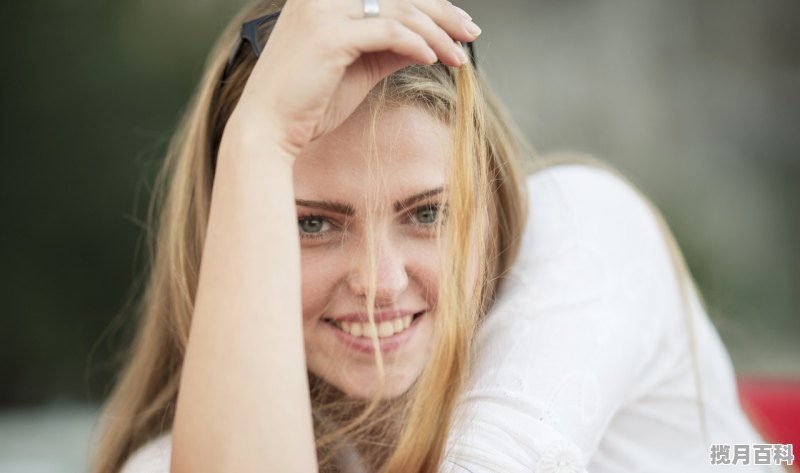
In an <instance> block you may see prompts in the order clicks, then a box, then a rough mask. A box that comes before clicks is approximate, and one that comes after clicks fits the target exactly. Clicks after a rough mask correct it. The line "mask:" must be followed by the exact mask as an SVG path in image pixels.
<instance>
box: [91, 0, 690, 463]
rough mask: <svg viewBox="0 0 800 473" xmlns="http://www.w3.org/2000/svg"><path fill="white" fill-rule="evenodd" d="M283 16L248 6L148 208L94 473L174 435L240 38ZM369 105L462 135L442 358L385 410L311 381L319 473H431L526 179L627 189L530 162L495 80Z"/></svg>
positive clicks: (222, 42)
mask: <svg viewBox="0 0 800 473" xmlns="http://www.w3.org/2000/svg"><path fill="white" fill-rule="evenodd" d="M282 4H283V1H275V2H264V1H262V2H259V3H256V4H253V5H249V6H247V7H245V8H244V9H243V10H242V11H241V12H240V13H239V14H238V15H237V16H236V17H235V18H234V19H233V20H232V21H231V22H230V23H229V24H228V26H227V27H226V28H225V30H224V31H223V33H222V35H221V36H220V38H219V40H218V42H217V44H216V45H215V47H214V48H213V49H212V51H211V54H210V56H209V58H208V60H207V63H206V67H205V72H204V75H203V77H202V79H201V81H200V83H199V86H198V88H197V90H196V92H195V94H194V96H193V98H192V100H191V102H190V104H189V107H188V109H187V111H186V113H185V115H184V116H183V118H182V120H181V122H180V124H179V126H178V129H177V130H176V133H175V135H174V136H173V139H172V141H171V142H170V146H169V148H168V150H167V153H166V157H165V160H164V163H163V166H162V168H161V170H160V172H159V174H158V177H157V180H156V185H155V191H154V193H153V196H152V199H151V203H150V206H149V208H148V228H152V229H153V230H152V231H151V232H150V233H149V234H150V235H151V236H150V239H149V240H148V241H149V255H150V259H149V264H148V272H149V274H148V278H147V284H146V286H145V291H144V294H143V297H142V298H141V300H140V301H139V304H138V306H137V307H136V310H135V312H136V314H137V316H138V317H139V325H138V330H137V332H136V336H135V338H134V341H133V343H132V345H131V347H130V349H129V351H128V352H127V354H126V364H125V366H124V369H123V370H122V371H121V374H120V377H119V379H118V380H117V382H116V384H115V386H114V389H113V390H112V392H111V394H110V396H109V398H108V400H107V402H106V405H105V406H104V409H103V412H102V414H101V417H100V422H101V424H100V425H99V426H98V428H99V430H100V431H101V432H102V435H101V437H100V442H99V444H98V446H97V448H96V454H95V456H94V458H93V465H92V471H94V472H95V473H108V472H116V471H118V470H119V469H120V468H121V466H122V465H123V463H124V462H125V460H126V459H127V458H128V456H130V455H131V454H132V453H133V452H134V451H135V450H136V449H137V448H139V447H140V446H142V445H143V444H144V443H146V442H147V441H148V440H150V439H152V438H154V437H156V436H158V435H159V434H161V433H163V432H165V431H168V430H170V429H171V426H172V422H173V419H174V414H175V404H176V400H177V394H178V387H179V380H180V373H181V366H182V363H183V358H184V354H185V351H186V346H187V341H188V337H189V327H190V324H191V318H192V312H193V301H194V299H195V294H196V291H197V282H198V272H199V268H200V258H201V251H202V247H203V242H204V239H205V232H206V226H207V223H208V213H209V206H210V199H211V189H212V184H213V172H214V170H213V164H212V163H213V162H214V157H215V153H216V151H217V147H218V145H219V142H220V139H221V136H222V132H223V130H224V127H225V124H226V122H227V120H228V118H229V117H230V114H231V112H232V111H233V109H234V108H235V106H236V103H237V102H238V100H239V97H240V95H241V92H242V90H243V88H244V85H245V82H246V80H247V78H248V76H249V75H250V72H251V70H252V68H253V66H254V64H255V58H253V57H252V55H249V56H246V57H243V58H241V61H240V62H239V63H237V65H236V67H234V69H233V70H232V71H231V73H230V74H229V76H228V78H227V80H226V81H225V82H224V83H222V84H221V83H220V82H221V76H222V71H223V69H224V68H225V65H226V62H227V59H228V57H229V54H230V52H231V50H232V48H233V47H234V45H235V43H236V40H237V37H238V32H239V25H240V24H241V23H243V22H244V21H247V20H248V19H252V18H256V17H258V16H261V15H264V14H266V13H269V12H270V11H274V10H276V9H279V8H280V7H281V6H282ZM367 100H368V101H369V103H370V104H371V110H372V113H373V115H372V124H373V126H375V123H376V122H377V117H378V116H379V114H380V111H381V109H384V108H385V107H391V106H393V105H396V104H407V105H413V106H416V107H419V108H421V109H422V110H425V111H427V112H429V113H431V114H432V115H434V116H435V117H437V118H439V119H440V120H442V121H443V122H445V123H447V124H448V125H449V126H450V128H451V129H452V131H453V145H454V146H453V150H454V151H453V153H452V159H451V160H450V168H449V172H448V182H447V186H448V193H447V194H446V199H447V205H448V217H447V225H445V226H444V227H443V229H442V233H441V234H440V235H437V241H438V242H439V244H440V245H441V247H444V248H446V251H447V256H446V257H445V258H441V261H443V262H442V264H441V265H440V268H439V271H440V274H439V278H440V284H439V287H440V294H439V297H438V304H437V317H436V346H435V349H434V351H433V355H432V358H431V360H430V361H429V362H428V364H427V366H426V368H425V369H424V371H423V373H422V375H421V376H420V378H419V379H418V380H417V381H416V382H415V383H414V385H413V386H412V388H411V389H410V390H409V392H408V393H406V394H404V395H402V396H400V398H399V399H395V400H389V401H386V400H381V399H379V398H378V395H376V397H375V398H374V399H372V400H371V401H358V400H353V399H348V398H347V397H346V396H344V395H343V393H340V392H338V391H337V390H336V389H335V388H334V387H332V386H329V385H327V384H326V383H324V382H323V381H321V380H320V379H319V378H317V377H316V376H314V374H313V373H309V379H310V382H309V388H310V390H311V395H312V413H313V417H314V428H315V435H316V442H317V454H318V455H317V456H318V458H319V461H320V464H319V469H320V471H321V472H328V471H330V472H334V471H358V468H356V467H355V466H354V465H356V464H360V467H359V468H361V470H362V471H364V470H366V471H381V472H383V473H408V472H434V471H437V469H438V466H439V463H440V462H441V459H442V456H443V452H444V448H445V444H446V439H447V435H448V431H449V429H450V424H451V420H452V417H453V412H454V410H455V408H456V403H457V399H458V395H459V394H460V392H461V390H462V388H463V385H464V382H465V378H466V376H467V371H468V367H469V361H470V360H469V354H470V347H471V341H472V338H473V334H474V332H475V329H476V328H477V326H478V325H479V323H480V321H481V318H482V317H483V316H484V315H485V314H486V313H487V311H488V309H489V308H490V306H491V304H492V301H493V297H494V294H495V293H496V290H497V287H498V285H499V284H501V283H502V278H503V275H504V274H505V273H506V272H507V271H508V270H509V269H510V267H511V266H512V264H513V263H514V261H515V259H516V256H517V252H518V250H519V239H520V236H521V234H522V231H523V229H524V227H525V225H526V221H525V219H526V216H527V208H526V205H527V196H526V191H525V174H526V173H532V172H537V171H539V170H542V169H545V168H547V167H550V166H553V165H558V164H562V163H567V162H568V163H582V164H587V165H592V166H599V167H603V168H606V169H609V170H610V171H612V172H614V173H615V174H617V175H619V176H620V177H622V176H621V175H620V174H619V173H618V172H616V171H614V170H613V169H611V168H610V167H609V166H608V165H607V164H605V163H602V162H600V161H598V160H595V159H593V158H591V157H587V156H583V155H567V156H557V157H554V158H553V159H540V160H537V161H536V162H534V161H531V162H529V163H525V162H524V161H523V156H525V155H530V156H534V153H533V150H532V148H531V147H530V146H529V145H528V144H527V143H526V142H525V140H524V139H522V137H521V135H520V134H519V133H518V131H517V130H516V128H515V127H514V125H513V122H512V121H511V120H510V119H509V117H508V115H507V114H506V113H505V112H504V110H503V108H502V107H501V105H500V104H499V102H498V101H497V100H496V99H495V98H494V96H493V95H492V93H491V91H490V90H489V88H488V85H487V83H486V80H485V79H484V78H483V77H482V76H481V74H479V73H477V72H476V71H475V70H474V69H473V68H471V67H461V68H458V69H453V68H449V67H446V66H443V65H440V64H439V65H434V66H410V67H407V68H404V69H402V70H400V71H398V72H396V73H394V74H392V75H391V76H389V77H388V78H386V79H385V80H383V81H382V82H381V83H380V84H378V86H376V87H375V89H374V90H373V91H372V92H371V93H370V95H369V96H368V98H367ZM526 164H527V165H526ZM623 179H624V177H623ZM634 189H635V187H634ZM637 193H638V194H639V195H640V196H641V197H642V199H643V200H644V201H645V202H647V204H648V205H649V207H650V208H651V210H652V212H653V214H654V215H655V217H656V220H657V222H658V224H659V226H660V227H661V230H662V234H663V236H664V238H665V240H666V241H667V243H668V246H669V249H670V252H671V255H672V259H673V263H674V265H675V268H676V272H677V274H678V276H679V278H680V287H681V289H682V295H683V298H684V306H685V309H686V310H685V312H686V317H687V319H686V320H687V324H689V326H688V327H687V329H688V332H689V334H690V340H691V346H690V348H691V350H692V355H693V356H692V360H693V362H694V363H695V366H694V371H695V380H696V384H697V390H698V409H699V413H700V417H701V422H704V417H705V416H704V412H703V411H704V410H703V401H702V391H701V388H700V379H699V374H698V373H699V371H698V368H697V365H696V363H697V357H696V352H695V351H696V347H695V346H694V340H693V336H694V335H693V334H694V328H693V327H692V326H691V318H690V316H689V315H690V314H689V309H688V295H687V294H688V291H690V290H692V289H693V288H694V286H695V285H694V282H693V280H692V277H691V275H690V273H689V271H688V269H687V267H686V264H685V262H684V260H683V256H682V255H681V252H680V250H679V248H678V246H677V244H676V243H675V239H674V237H673V236H672V233H671V232H670V230H669V228H668V227H667V225H666V223H665V222H664V220H663V218H662V217H661V215H660V213H659V212H658V210H657V209H656V208H655V206H653V205H652V203H650V201H649V200H648V199H647V198H646V197H645V196H643V195H641V193H639V192H638V190H637ZM368 240H369V238H368ZM474 250H477V254H478V256H479V257H478V261H477V266H478V267H477V268H476V269H477V274H478V285H477V286H472V285H471V284H470V281H467V279H466V274H468V272H469V271H468V270H469V269H470V268H468V265H469V262H470V258H469V255H470V254H474V253H473V251H474ZM367 251H370V252H371V253H370V257H371V260H372V261H371V263H372V269H373V276H374V266H375V261H374V257H375V255H374V251H373V249H371V248H368V249H367ZM373 283H374V278H373ZM374 289H375V288H374V284H373V287H372V288H371V291H370V295H369V296H368V300H367V310H368V312H369V313H370V317H372V303H371V302H373V301H374ZM701 302H702V299H701ZM703 304H704V303H703ZM373 342H375V340H373ZM376 369H377V370H378V373H381V372H382V360H381V359H380V350H376ZM703 429H704V430H705V426H703ZM353 452H356V455H355V456H354V455H352V453H353Z"/></svg>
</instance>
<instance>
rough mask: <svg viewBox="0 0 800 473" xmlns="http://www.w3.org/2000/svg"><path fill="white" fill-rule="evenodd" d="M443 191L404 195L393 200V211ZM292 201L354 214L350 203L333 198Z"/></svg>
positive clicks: (305, 205) (307, 205)
mask: <svg viewBox="0 0 800 473" xmlns="http://www.w3.org/2000/svg"><path fill="white" fill-rule="evenodd" d="M443 191H444V187H436V188H434V189H429V190H426V191H422V192H418V193H416V194H414V195H412V196H409V197H406V198H405V199H403V200H399V201H397V202H395V204H394V210H395V212H402V211H403V210H406V209H408V208H409V207H411V206H412V205H414V204H415V203H416V202H419V201H420V200H424V199H428V198H430V197H433V196H435V195H438V194H441V193H442V192H443ZM294 203H295V205H300V206H303V207H310V208H314V209H322V210H327V211H329V212H334V213H338V214H342V215H346V216H348V217H351V216H353V215H355V214H356V209H355V208H354V207H353V206H352V205H350V204H348V203H346V202H337V201H333V200H305V199H295V200H294Z"/></svg>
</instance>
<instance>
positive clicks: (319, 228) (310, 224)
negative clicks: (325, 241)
mask: <svg viewBox="0 0 800 473" xmlns="http://www.w3.org/2000/svg"><path fill="white" fill-rule="evenodd" d="M297 225H298V227H300V231H301V232H303V233H306V234H312V235H314V234H320V233H324V232H325V231H327V230H328V227H329V226H330V223H328V221H327V220H325V219H324V218H322V217H313V216H312V217H304V218H301V219H299V220H298V221H297Z"/></svg>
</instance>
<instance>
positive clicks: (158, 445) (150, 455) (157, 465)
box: [120, 432, 172, 473]
mask: <svg viewBox="0 0 800 473" xmlns="http://www.w3.org/2000/svg"><path fill="white" fill-rule="evenodd" d="M171 454H172V432H164V433H163V434H161V435H159V436H158V437H156V438H154V439H152V440H150V441H148V442H147V443H145V444H144V445H142V446H141V447H139V448H138V449H137V450H136V451H135V452H133V454H132V455H131V456H130V457H128V460H126V461H125V464H124V465H123V466H122V469H121V470H120V473H169V467H170V457H171Z"/></svg>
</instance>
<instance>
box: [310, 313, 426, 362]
mask: <svg viewBox="0 0 800 473" xmlns="http://www.w3.org/2000/svg"><path fill="white" fill-rule="evenodd" d="M403 314H404V312H383V313H376V314H375V323H374V324H372V323H370V322H369V320H366V319H367V315H366V314H363V317H357V318H353V317H346V318H336V319H332V318H331V319H329V318H323V322H324V323H325V324H327V325H328V326H329V327H330V328H331V330H332V331H333V333H334V335H335V336H336V337H337V339H338V340H339V341H340V342H342V343H344V344H345V345H346V346H347V347H349V348H352V349H354V350H357V351H360V352H364V353H368V354H372V353H374V346H373V344H372V338H371V337H373V336H377V338H378V346H379V347H380V349H381V351H383V352H389V351H392V350H395V349H397V348H399V347H400V346H401V345H403V344H405V343H406V342H407V341H408V340H409V339H410V338H411V337H413V336H414V334H415V332H416V328H417V326H418V325H419V319H420V318H421V317H423V316H424V315H425V314H427V312H426V311H420V312H416V313H411V312H406V313H405V315H403Z"/></svg>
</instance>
